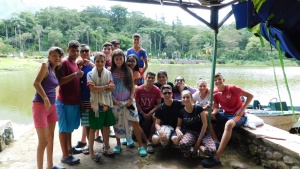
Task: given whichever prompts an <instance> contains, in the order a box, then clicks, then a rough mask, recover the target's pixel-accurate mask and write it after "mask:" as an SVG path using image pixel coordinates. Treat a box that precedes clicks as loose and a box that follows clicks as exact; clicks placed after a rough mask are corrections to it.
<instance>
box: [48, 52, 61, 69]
mask: <svg viewBox="0 0 300 169" xmlns="http://www.w3.org/2000/svg"><path fill="white" fill-rule="evenodd" d="M62 57H63V55H62V54H60V53H59V52H58V51H56V50H54V51H52V52H51V53H50V54H49V55H48V59H49V61H50V63H51V65H52V66H53V67H56V66H58V65H59V64H60V63H61V60H62Z"/></svg>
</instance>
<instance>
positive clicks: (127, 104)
mask: <svg viewBox="0 0 300 169" xmlns="http://www.w3.org/2000/svg"><path fill="white" fill-rule="evenodd" d="M130 105H132V99H128V100H127V101H126V104H125V106H126V107H128V106H130Z"/></svg>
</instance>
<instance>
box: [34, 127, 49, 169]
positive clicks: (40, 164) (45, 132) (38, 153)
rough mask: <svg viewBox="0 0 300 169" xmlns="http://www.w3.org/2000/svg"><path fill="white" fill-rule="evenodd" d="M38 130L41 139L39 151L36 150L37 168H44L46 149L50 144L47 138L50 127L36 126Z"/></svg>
mask: <svg viewBox="0 0 300 169" xmlns="http://www.w3.org/2000/svg"><path fill="white" fill-rule="evenodd" d="M36 131H37V135H38V139H39V142H38V146H37V151H36V157H37V168H38V169H43V160H44V151H45V148H46V146H47V144H48V140H47V136H48V128H36Z"/></svg>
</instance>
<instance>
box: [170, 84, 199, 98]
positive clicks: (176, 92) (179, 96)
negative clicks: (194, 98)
mask: <svg viewBox="0 0 300 169" xmlns="http://www.w3.org/2000/svg"><path fill="white" fill-rule="evenodd" d="M183 90H188V91H190V92H191V93H192V94H194V93H195V92H196V89H194V88H191V87H190V88H188V87H186V86H184V87H183ZM173 99H177V100H181V99H182V98H181V92H180V91H179V90H178V88H177V87H174V90H173Z"/></svg>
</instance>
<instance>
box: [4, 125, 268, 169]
mask: <svg viewBox="0 0 300 169" xmlns="http://www.w3.org/2000/svg"><path fill="white" fill-rule="evenodd" d="M56 133H57V132H56ZM80 137H81V128H80V129H79V130H76V131H75V132H74V134H73V145H75V144H76V143H77V141H78V140H79V139H80ZM37 143H38V140H37V135H36V132H35V129H30V130H29V131H27V132H26V133H24V134H23V135H22V136H20V137H19V138H18V139H17V140H16V141H14V142H13V143H12V144H10V145H9V146H8V147H7V148H6V149H4V151H2V152H1V153H0V169H32V168H36V147H37ZM115 145H116V140H115V139H114V138H111V139H110V146H111V147H114V146H115ZM101 148H102V145H101V143H97V142H95V150H96V151H98V152H100V150H101ZM61 154H62V153H61V149H60V144H59V139H58V134H56V135H55V142H54V154H53V156H54V157H53V158H54V159H53V161H54V164H55V165H59V166H62V167H65V168H73V169H83V168H84V169H92V168H101V169H118V168H122V169H124V168H130V169H152V168H155V169H167V168H168V169H183V168H203V167H202V165H201V160H202V158H200V157H199V158H196V159H193V158H188V159H187V158H184V157H183V155H182V154H181V153H179V152H178V149H174V148H169V149H164V148H162V147H161V146H158V147H156V148H155V153H154V154H148V155H147V156H146V157H143V158H142V157H139V156H138V154H137V148H127V147H126V146H123V147H122V153H121V154H119V155H116V156H115V157H114V158H111V157H105V156H103V155H102V153H100V155H101V161H100V162H99V163H95V162H94V161H92V160H91V158H90V156H89V155H84V154H78V155H75V156H76V157H78V158H80V160H81V161H80V164H78V165H73V166H69V165H66V164H62V163H61V162H60V159H61ZM221 161H222V165H220V166H218V167H214V168H215V169H231V168H235V169H237V168H249V169H250V168H251V169H263V167H260V166H256V165H255V164H254V163H252V162H251V161H250V160H249V159H247V157H244V156H243V155H241V154H238V153H237V152H236V150H234V149H232V148H231V147H228V148H227V149H226V151H225V153H224V154H223V156H222V158H221ZM44 166H45V167H44V168H46V164H45V162H44Z"/></svg>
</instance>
